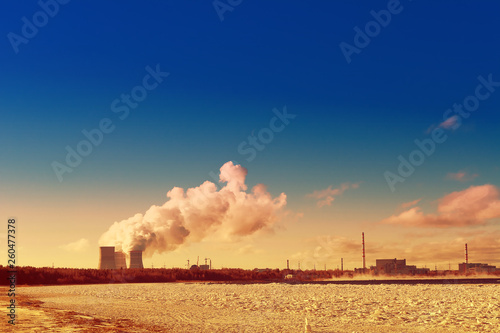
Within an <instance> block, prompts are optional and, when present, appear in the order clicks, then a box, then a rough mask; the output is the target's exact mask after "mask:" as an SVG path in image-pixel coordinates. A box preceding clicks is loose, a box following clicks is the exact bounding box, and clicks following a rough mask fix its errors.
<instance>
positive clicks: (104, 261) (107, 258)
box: [99, 246, 116, 269]
mask: <svg viewBox="0 0 500 333" xmlns="http://www.w3.org/2000/svg"><path fill="white" fill-rule="evenodd" d="M99 250H100V252H99V269H115V268H116V264H115V247H114V246H102V247H100V248H99Z"/></svg>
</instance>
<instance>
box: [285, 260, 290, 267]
mask: <svg viewBox="0 0 500 333" xmlns="http://www.w3.org/2000/svg"><path fill="white" fill-rule="evenodd" d="M286 269H290V261H289V260H288V259H287V260H286Z"/></svg>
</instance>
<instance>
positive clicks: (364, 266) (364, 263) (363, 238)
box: [362, 232, 366, 273]
mask: <svg viewBox="0 0 500 333" xmlns="http://www.w3.org/2000/svg"><path fill="white" fill-rule="evenodd" d="M362 241H363V273H364V272H365V269H366V262H365V233H364V232H363V233H362Z"/></svg>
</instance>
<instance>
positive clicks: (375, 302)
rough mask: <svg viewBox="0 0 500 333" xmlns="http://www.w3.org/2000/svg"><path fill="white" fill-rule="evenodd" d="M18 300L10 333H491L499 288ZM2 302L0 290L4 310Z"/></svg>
mask: <svg viewBox="0 0 500 333" xmlns="http://www.w3.org/2000/svg"><path fill="white" fill-rule="evenodd" d="M18 292H19V295H20V296H19V297H18V301H19V302H20V307H19V308H18V309H17V315H18V318H19V322H18V325H16V327H15V329H13V328H12V327H11V328H10V329H11V330H10V331H12V332H49V331H50V332H304V321H305V318H308V320H309V323H310V325H311V328H312V332H349V333H351V332H450V333H451V332H498V327H500V292H499V291H498V285H375V286H373V285H369V286H360V285H286V284H264V285H262V284H260V285H225V284H184V283H171V284H121V285H115V284H112V285H83V286H53V287H21V288H18ZM4 295H6V292H4V290H2V297H3V298H2V303H3V304H7V303H6V302H7V298H6V297H4ZM2 312H3V313H6V310H5V308H4V307H2ZM2 317H3V318H5V317H6V316H5V315H2ZM4 320H5V319H4ZM5 322H6V320H5ZM2 326H3V325H2ZM8 329H9V328H8ZM2 331H4V330H2ZM8 331H9V330H7V332H8Z"/></svg>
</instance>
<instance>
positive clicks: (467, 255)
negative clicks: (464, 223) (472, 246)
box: [465, 243, 469, 264]
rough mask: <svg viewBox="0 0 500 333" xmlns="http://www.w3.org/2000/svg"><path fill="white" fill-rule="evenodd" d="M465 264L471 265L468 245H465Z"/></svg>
mask: <svg viewBox="0 0 500 333" xmlns="http://www.w3.org/2000/svg"><path fill="white" fill-rule="evenodd" d="M465 263H466V264H468V263H469V249H468V248H467V243H465Z"/></svg>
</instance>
